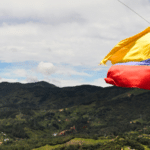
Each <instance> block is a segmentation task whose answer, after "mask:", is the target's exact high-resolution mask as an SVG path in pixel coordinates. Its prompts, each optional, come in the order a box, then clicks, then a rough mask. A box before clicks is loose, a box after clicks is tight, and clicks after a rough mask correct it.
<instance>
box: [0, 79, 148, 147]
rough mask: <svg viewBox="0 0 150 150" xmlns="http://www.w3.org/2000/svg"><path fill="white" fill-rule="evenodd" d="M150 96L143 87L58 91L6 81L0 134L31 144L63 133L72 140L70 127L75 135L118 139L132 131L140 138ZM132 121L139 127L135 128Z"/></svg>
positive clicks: (1, 87) (1, 88) (1, 90)
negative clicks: (26, 139)
mask: <svg viewBox="0 0 150 150" xmlns="http://www.w3.org/2000/svg"><path fill="white" fill-rule="evenodd" d="M149 97H150V91H149V90H143V89H138V88H122V87H116V86H111V87H106V88H103V87H98V86H93V85H80V86H74V87H63V88H59V87H57V86H55V85H53V84H50V83H47V82H45V81H41V82H37V83H28V84H21V83H8V82H2V83H0V124H1V125H0V131H2V132H5V133H6V134H7V135H8V137H9V138H12V141H15V138H23V139H25V138H28V140H29V141H30V142H29V143H32V142H33V141H34V140H35V139H34V138H35V135H36V136H37V140H39V141H40V140H43V137H44V139H46V138H45V137H47V139H49V138H52V137H53V136H52V133H54V132H57V133H58V132H59V133H60V132H61V131H64V130H65V131H67V132H68V133H67V134H68V136H69V135H71V132H70V131H69V130H68V129H70V128H72V127H75V129H76V131H75V132H73V135H74V136H76V137H78V136H79V134H81V135H82V136H85V135H86V136H89V137H92V135H95V134H96V135H97V136H102V135H104V134H107V135H112V134H113V135H115V136H116V135H118V134H124V133H126V132H129V131H136V132H137V133H138V134H140V133H139V132H140V131H139V130H140V129H142V128H143V127H144V126H149V125H150V117H149V114H150V109H149V106H150V101H149ZM60 110H61V111H60ZM132 121H134V122H135V123H133V124H130V122H132ZM85 126H86V129H85V130H83V127H85ZM147 133H150V129H148V130H147ZM50 135H51V136H50ZM59 135H60V134H59ZM81 135H80V136H81ZM0 136H1V135H0ZM61 140H62V139H61V137H60V139H59V141H61ZM31 141H32V142H31ZM49 141H51V140H49ZM33 143H34V142H33ZM39 145H40V144H39ZM39 145H38V146H39ZM11 146H12V145H11ZM6 149H8V147H7V148H6Z"/></svg>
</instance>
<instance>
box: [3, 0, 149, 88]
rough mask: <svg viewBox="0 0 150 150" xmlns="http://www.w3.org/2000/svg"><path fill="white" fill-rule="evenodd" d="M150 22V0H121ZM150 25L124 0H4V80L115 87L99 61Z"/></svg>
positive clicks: (62, 85)
mask: <svg viewBox="0 0 150 150" xmlns="http://www.w3.org/2000/svg"><path fill="white" fill-rule="evenodd" d="M120 1H121V2H123V3H125V4H126V5H128V7H130V8H132V9H133V10H134V11H136V12H137V13H138V14H140V15H141V16H142V17H144V18H145V19H146V20H148V21H149V22H150V15H149V14H150V0H132V1H131V0H120ZM148 26H149V24H148V23H147V22H146V21H144V20H143V19H142V18H140V17H139V16H138V15H136V14H135V13H134V12H132V11H131V10H130V9H128V8H127V7H126V6H124V5H123V4H122V3H120V2H119V1H118V0H25V1H23V0H5V1H0V82H10V83H13V82H20V83H31V82H38V81H46V82H49V83H52V84H54V85H56V86H58V87H68V86H77V85H83V84H89V85H96V86H101V87H107V86H111V85H110V84H107V83H105V80H104V78H105V77H106V76H107V71H108V69H109V68H110V67H111V62H108V63H107V66H102V65H101V66H98V64H99V63H100V61H101V60H102V59H103V58H104V57H105V56H106V55H107V54H108V53H109V51H110V50H111V49H112V48H113V47H114V46H115V45H116V44H117V43H118V42H120V41H121V40H123V39H125V38H128V37H130V36H133V35H135V34H137V33H139V32H141V31H143V30H144V29H145V28H147V27H148Z"/></svg>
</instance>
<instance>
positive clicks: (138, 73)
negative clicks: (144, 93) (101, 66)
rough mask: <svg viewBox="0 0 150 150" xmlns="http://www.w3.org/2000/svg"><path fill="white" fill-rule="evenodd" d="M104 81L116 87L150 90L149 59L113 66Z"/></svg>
mask: <svg viewBox="0 0 150 150" xmlns="http://www.w3.org/2000/svg"><path fill="white" fill-rule="evenodd" d="M104 79H105V81H106V83H109V84H112V85H115V86H118V87H126V88H140V89H147V90H150V59H148V60H145V61H142V62H128V63H118V64H116V65H113V66H111V67H110V69H109V70H108V73H107V78H104Z"/></svg>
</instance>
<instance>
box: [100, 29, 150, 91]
mask: <svg viewBox="0 0 150 150" xmlns="http://www.w3.org/2000/svg"><path fill="white" fill-rule="evenodd" d="M108 60H110V61H111V62H112V64H114V65H112V66H111V67H110V69H109V70H108V73H107V78H104V79H105V81H106V83H109V84H112V85H115V86H119V87H127V88H141V89H147V90H150V27H149V28H147V29H146V30H144V31H143V32H141V33H139V34H137V35H135V36H133V37H130V38H128V39H125V40H123V41H121V42H120V43H118V44H117V45H116V46H115V47H114V48H113V49H112V51H111V52H110V53H109V54H108V55H107V56H106V57H105V58H104V59H103V60H102V61H101V63H100V64H105V65H106V62H107V61H108Z"/></svg>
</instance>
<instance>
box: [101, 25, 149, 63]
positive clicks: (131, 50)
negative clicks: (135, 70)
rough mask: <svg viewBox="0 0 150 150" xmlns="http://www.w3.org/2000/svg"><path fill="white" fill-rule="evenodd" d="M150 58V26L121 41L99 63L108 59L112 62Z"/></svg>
mask: <svg viewBox="0 0 150 150" xmlns="http://www.w3.org/2000/svg"><path fill="white" fill-rule="evenodd" d="M149 58H150V27H148V28H146V29H145V30H144V31H142V32H140V33H138V34H136V35H134V36H132V37H129V38H127V39H125V40H122V41H121V42H119V43H118V44H117V45H116V46H115V47H114V48H113V49H112V50H111V51H110V52H109V53H108V54H107V56H105V58H104V59H103V60H102V61H101V62H100V64H99V65H101V64H104V65H106V62H107V61H108V60H110V61H111V63H112V64H116V63H124V62H130V61H137V62H139V61H143V60H147V59H149Z"/></svg>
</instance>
